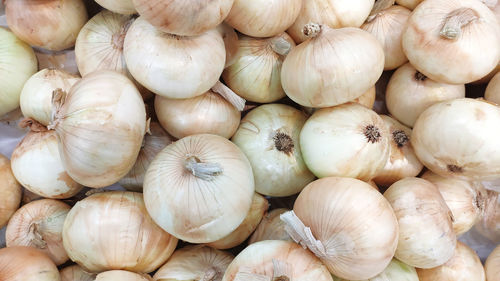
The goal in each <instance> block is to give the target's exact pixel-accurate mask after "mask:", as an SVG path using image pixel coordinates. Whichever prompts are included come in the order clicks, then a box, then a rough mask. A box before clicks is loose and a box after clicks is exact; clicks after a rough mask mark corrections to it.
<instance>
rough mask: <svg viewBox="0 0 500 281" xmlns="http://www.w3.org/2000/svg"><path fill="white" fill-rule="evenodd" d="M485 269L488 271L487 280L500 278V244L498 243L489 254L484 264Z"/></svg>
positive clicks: (493, 280)
mask: <svg viewBox="0 0 500 281" xmlns="http://www.w3.org/2000/svg"><path fill="white" fill-rule="evenodd" d="M484 270H485V271H486V280H487V281H498V280H500V245H498V246H497V247H496V248H495V249H494V250H493V252H491V254H490V255H489V256H488V259H487V260H486V263H485V264H484Z"/></svg>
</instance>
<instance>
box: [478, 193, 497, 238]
mask: <svg viewBox="0 0 500 281" xmlns="http://www.w3.org/2000/svg"><path fill="white" fill-rule="evenodd" d="M486 196H487V198H486V203H485V205H486V206H485V209H484V215H483V217H482V218H481V220H480V221H479V222H477V223H476V225H474V229H475V230H477V232H479V233H480V234H481V235H483V236H484V237H486V238H488V239H489V240H490V241H492V242H493V243H496V244H500V193H498V192H496V191H493V190H487V193H486Z"/></svg>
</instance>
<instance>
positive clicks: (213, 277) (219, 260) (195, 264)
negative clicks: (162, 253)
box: [154, 245, 234, 281]
mask: <svg viewBox="0 0 500 281" xmlns="http://www.w3.org/2000/svg"><path fill="white" fill-rule="evenodd" d="M233 258H234V257H233V255H231V254H230V253H226V252H223V251H219V250H216V249H213V248H210V247H207V246H201V245H199V246H188V247H184V248H182V249H179V250H177V251H175V252H174V254H173V255H172V256H171V257H170V259H169V260H168V261H167V263H166V264H164V265H163V266H162V267H160V268H159V269H158V271H156V273H155V275H154V280H156V281H163V280H171V281H183V280H202V281H220V280H221V279H222V276H223V275H224V272H225V271H226V268H227V267H228V266H229V264H230V263H231V261H232V260H233Z"/></svg>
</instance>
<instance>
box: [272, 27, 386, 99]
mask: <svg viewBox="0 0 500 281" xmlns="http://www.w3.org/2000/svg"><path fill="white" fill-rule="evenodd" d="M304 31H305V32H306V33H307V34H308V36H309V37H312V39H310V40H308V41H305V42H303V43H302V44H300V45H298V46H296V47H295V48H293V49H292V50H291V51H290V53H288V55H287V56H286V58H285V61H284V62H283V66H282V69H281V83H282V86H283V89H284V90H285V93H286V94H287V96H288V97H289V98H291V99H292V100H293V101H294V102H296V103H298V104H300V105H303V106H310V107H328V106H334V105H338V104H342V103H345V102H348V101H351V100H353V99H355V98H357V97H359V96H361V95H362V94H363V93H365V92H366V91H368V90H369V89H370V88H371V87H373V86H374V85H375V82H377V80H378V78H379V77H380V75H381V74H382V71H383V69H384V50H383V49H382V45H381V44H380V42H378V40H377V39H376V38H375V37H374V36H373V35H371V34H370V33H368V32H367V31H364V30H361V29H359V28H353V27H345V28H340V29H332V28H330V27H328V26H325V25H317V24H313V23H311V24H307V25H306V27H305V28H304Z"/></svg>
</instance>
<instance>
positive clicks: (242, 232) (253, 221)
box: [207, 193, 269, 250]
mask: <svg viewBox="0 0 500 281" xmlns="http://www.w3.org/2000/svg"><path fill="white" fill-rule="evenodd" d="M268 208H269V202H267V200H266V198H265V197H264V196H262V195H260V194H258V193H255V194H254V195H253V199H252V205H251V206H250V211H248V214H247V216H246V217H245V219H244V220H243V222H242V223H241V224H240V225H239V226H238V228H236V229H235V230H234V231H233V232H231V234H229V235H227V236H225V237H223V238H222V239H219V240H217V241H214V242H211V243H208V244H207V246H210V247H212V248H215V249H222V250H223V249H229V248H233V247H236V246H238V245H240V244H241V243H243V242H244V241H245V240H247V238H248V237H249V236H250V234H252V232H253V231H254V230H255V229H256V228H257V225H258V224H259V223H260V221H261V220H262V217H263V216H264V213H266V212H267V209H268Z"/></svg>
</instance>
